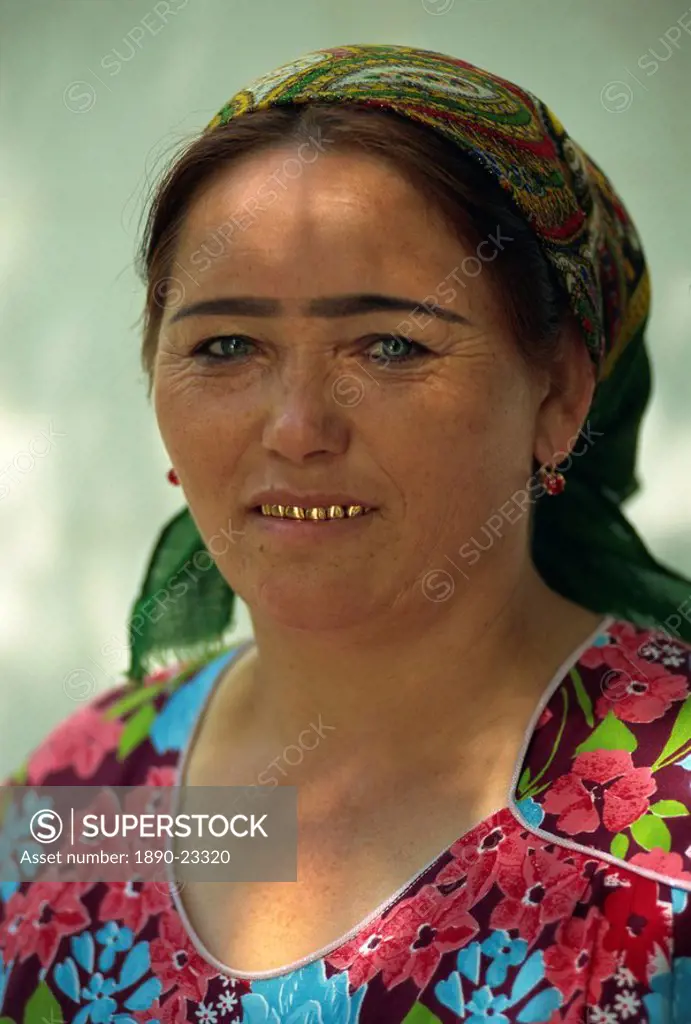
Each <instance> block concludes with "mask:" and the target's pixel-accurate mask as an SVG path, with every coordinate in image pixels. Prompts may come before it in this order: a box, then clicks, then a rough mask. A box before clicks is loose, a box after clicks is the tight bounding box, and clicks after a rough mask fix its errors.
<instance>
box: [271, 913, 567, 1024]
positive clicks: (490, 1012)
mask: <svg viewBox="0 0 691 1024" xmlns="http://www.w3.org/2000/svg"><path fill="white" fill-rule="evenodd" d="M527 952H528V943H527V942H525V941H524V940H522V939H514V940H510V939H509V936H508V934H507V932H505V931H494V932H492V933H491V935H489V936H488V937H487V938H486V939H485V940H484V941H483V942H482V943H480V942H477V941H476V942H471V943H470V945H468V946H464V947H463V949H460V950H459V951H458V954H457V956H456V970H455V971H452V973H451V974H450V975H449V977H448V978H445V979H444V980H443V981H439V982H437V984H436V986H435V989H434V993H435V995H436V997H437V999H438V1000H439V1002H440V1003H442V1005H443V1006H446V1007H447V1008H448V1009H450V1010H452V1011H453V1012H454V1013H455V1014H456V1015H457V1016H460V1015H461V1014H462V1013H463V1007H465V1010H466V1011H467V1012H468V1013H469V1014H470V1016H468V1017H467V1024H485V1021H491V1022H492V1024H509V1021H512V1022H514V1021H515V1022H517V1024H546V1022H547V1021H549V1020H551V1018H552V1016H553V1015H554V1011H555V1010H556V1009H557V1008H558V1007H559V1006H561V1003H562V996H561V993H560V992H559V991H558V990H557V989H556V988H543V989H542V991H540V992H537V993H535V989H536V988H537V986H538V985H539V984H540V983H541V982H543V981H544V980H545V963H544V956H543V954H542V952H541V951H540V950H537V951H536V952H534V953H532V954H531V955H530V956H529V957H528V959H527V960H526V959H525V958H526V954H527ZM483 955H484V956H485V957H487V958H488V959H489V960H490V964H489V966H488V967H487V970H486V972H485V984H484V985H481V984H480V976H481V974H482V957H483ZM519 964H520V965H522V966H521V967H520V969H519V971H518V973H517V974H516V977H515V978H514V980H513V983H512V985H511V990H510V992H509V993H508V995H506V994H504V993H496V992H495V991H493V989H496V988H498V987H500V986H501V985H503V984H504V983H505V982H506V977H507V974H508V969H509V967H518V966H519ZM463 978H465V979H467V982H468V981H469V982H471V985H472V989H471V991H470V994H469V995H468V996H467V998H466V999H464V993H463V988H462V985H463ZM466 988H468V986H467V983H466ZM531 993H533V994H532V996H531V998H530V999H529V1001H528V1002H527V1003H526V1004H525V1005H524V1006H523V1008H522V1009H520V1010H519V1011H518V1013H517V1014H516V1015H515V1016H513V1015H512V1016H511V1017H507V1016H506V1014H505V1013H504V1012H503V1011H504V1010H507V1009H509V1008H511V1007H515V1006H516V1005H517V1004H518V1003H520V1002H521V1001H522V1000H524V999H525V998H526V997H527V996H530V995H531ZM514 1014H515V1010H514ZM464 1020H466V1018H464ZM272 1024H273V1022H272Z"/></svg>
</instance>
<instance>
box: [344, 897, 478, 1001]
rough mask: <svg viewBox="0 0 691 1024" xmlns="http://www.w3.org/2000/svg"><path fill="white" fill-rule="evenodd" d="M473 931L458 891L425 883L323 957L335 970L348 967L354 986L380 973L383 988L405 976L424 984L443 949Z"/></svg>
mask: <svg viewBox="0 0 691 1024" xmlns="http://www.w3.org/2000/svg"><path fill="white" fill-rule="evenodd" d="M477 930H478V925H477V921H476V920H475V918H473V917H472V916H471V915H470V914H469V913H468V912H467V909H466V903H465V899H464V898H463V896H462V895H461V893H460V892H459V893H453V894H452V895H451V896H442V895H441V893H439V891H438V890H437V889H436V888H435V886H434V885H426V886H424V887H423V888H422V889H421V890H420V891H419V892H418V893H417V894H416V895H415V896H411V897H410V898H409V899H407V900H403V901H402V902H400V903H398V904H396V905H395V906H394V908H393V910H392V911H391V912H390V913H388V914H386V915H385V916H384V917H383V918H379V919H378V920H377V921H376V922H374V923H372V924H370V926H369V928H368V929H367V931H366V932H360V933H359V935H356V936H355V938H354V939H351V940H350V941H349V942H346V943H344V944H343V945H342V946H339V947H338V949H336V950H334V951H333V953H329V954H328V955H327V956H326V957H325V960H326V961H327V963H329V964H331V965H332V966H333V967H335V968H337V969H338V970H345V969H346V968H347V970H348V982H349V985H350V987H351V988H352V989H358V988H360V986H361V985H363V984H365V983H367V982H369V981H371V980H372V978H374V977H375V976H376V975H378V974H381V976H382V981H383V983H384V985H385V986H386V988H387V989H391V988H394V987H395V986H396V985H400V984H401V983H402V982H404V981H407V980H408V979H409V978H412V980H413V981H414V982H415V984H416V985H417V986H418V988H420V989H423V988H424V987H425V986H426V985H427V984H428V983H429V980H430V978H431V977H432V975H433V974H434V972H435V971H436V969H437V967H438V965H439V961H440V960H441V958H442V956H443V955H444V953H445V952H446V951H447V950H449V949H460V948H461V947H462V946H465V944H466V943H467V942H468V941H469V940H470V939H471V938H472V937H473V936H474V935H475V934H476V933H477Z"/></svg>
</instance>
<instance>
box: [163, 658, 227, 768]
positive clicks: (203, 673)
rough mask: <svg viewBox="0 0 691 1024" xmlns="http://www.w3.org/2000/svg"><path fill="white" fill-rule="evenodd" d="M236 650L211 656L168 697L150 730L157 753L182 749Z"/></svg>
mask: <svg viewBox="0 0 691 1024" xmlns="http://www.w3.org/2000/svg"><path fill="white" fill-rule="evenodd" d="M236 653H237V652H236V651H235V650H232V651H226V652H225V653H224V654H222V655H220V656H219V657H217V658H214V660H213V661H211V662H209V664H208V665H205V666H204V667H203V668H201V669H200V670H199V672H197V673H196V675H194V676H192V678H191V679H189V680H188V681H187V682H186V683H183V685H182V686H181V687H180V688H179V689H177V690H175V692H174V693H173V694H172V695H171V696H170V697H169V699H168V700H167V701H166V703H165V705H164V706H163V708H162V709H161V711H160V712H159V714H158V715H157V716H156V718H155V719H154V722H153V725H152V726H151V730H150V732H149V739H150V740H151V743H152V744H153V746H154V749H155V750H156V751H157V752H158V753H159V754H165V753H167V752H168V751H169V750H182V748H183V747H184V745H185V743H186V742H187V738H188V737H189V735H190V733H191V731H192V729H193V727H194V723H195V722H196V720H197V717H198V716H199V713H200V712H201V709H202V707H203V706H204V702H205V700H206V698H207V696H208V694H209V691H210V690H211V689H212V687H213V685H214V683H215V682H216V679H217V678H218V674H219V672H220V671H221V669H222V668H223V667H224V666H225V664H226V663H227V662H228V661H230V659H231V658H232V657H233V656H234V655H235V654H236Z"/></svg>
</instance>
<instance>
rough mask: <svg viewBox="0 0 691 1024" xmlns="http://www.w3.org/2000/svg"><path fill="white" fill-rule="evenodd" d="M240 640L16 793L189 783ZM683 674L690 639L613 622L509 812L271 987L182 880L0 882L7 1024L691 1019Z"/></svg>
mask: <svg viewBox="0 0 691 1024" xmlns="http://www.w3.org/2000/svg"><path fill="white" fill-rule="evenodd" d="M241 649H242V645H237V646H235V647H233V648H231V649H230V650H228V651H226V652H225V653H223V654H222V655H221V656H220V657H216V658H214V659H213V660H211V661H209V662H208V664H206V665H203V666H201V667H200V666H199V665H196V666H194V667H190V666H185V665H184V664H183V665H178V666H175V667H174V669H173V670H168V671H166V672H164V673H156V674H153V675H151V676H150V677H149V678H148V679H147V681H146V685H145V686H143V687H138V688H135V687H133V686H132V685H131V684H129V685H128V684H127V683H125V684H123V685H121V686H118V687H116V688H115V689H114V690H112V691H109V692H108V693H107V694H105V695H99V696H98V697H97V698H95V699H94V698H92V699H91V700H90V702H89V703H87V704H85V706H84V707H83V708H82V709H80V710H79V711H78V712H77V713H76V714H74V715H72V716H71V717H70V718H68V719H67V721H65V722H64V723H63V724H62V725H60V726H59V727H58V728H57V729H56V730H55V731H54V732H53V733H52V734H51V735H50V736H49V737H48V739H47V740H46V741H45V742H44V743H43V744H42V745H40V746H39V748H38V749H37V750H36V751H35V752H34V753H33V754H32V755H31V756H30V758H29V760H28V762H27V764H26V766H25V768H24V769H23V771H22V772H18V773H17V774H16V775H15V776H13V777H12V779H10V780H9V781H10V783H21V784H25V785H33V784H39V783H40V784H45V785H76V784H82V785H101V784H103V785H108V786H110V785H128V786H129V785H138V784H146V785H155V786H159V785H174V784H175V783H176V779H177V778H179V777H180V775H179V773H180V770H181V766H182V764H183V756H184V753H185V750H186V746H187V744H188V742H189V741H190V737H191V736H192V734H193V730H194V728H195V725H196V723H197V722H198V721H199V719H200V716H201V714H202V712H203V709H204V707H205V705H206V703H207V701H208V700H209V697H210V694H211V692H212V690H213V687H214V684H215V682H216V680H217V679H218V678H219V676H220V674H221V673H222V671H223V670H224V669H225V667H226V665H227V664H228V663H229V661H230V660H231V659H232V658H233V657H235V656H237V654H238V652H239V651H240V650H241ZM690 681H691V645H686V644H684V643H682V642H678V641H676V640H674V639H673V638H670V636H669V635H667V634H665V633H663V632H661V631H654V630H651V629H646V628H642V627H637V626H634V625H632V624H630V623H628V622H625V621H622V620H618V619H613V618H612V617H608V618H606V619H605V620H603V622H602V623H601V625H600V627H599V629H598V630H597V631H596V632H594V633H593V634H592V635H591V636H590V637H589V638H588V640H587V641H586V642H585V643H584V644H583V645H581V647H580V648H579V649H578V650H577V651H575V652H574V653H573V655H572V656H571V658H569V659H568V661H567V662H566V663H565V664H564V665H563V666H562V667H561V668H560V670H559V671H558V672H557V674H556V676H555V678H554V679H553V680H552V682H551V684H550V685H549V687H548V688H547V690H546V692H545V694H544V696H543V698H542V700H541V701H540V704H539V706H538V707H537V708H536V710H535V714H534V716H533V719H532V721H531V724H530V727H529V729H528V732H527V735H526V738H525V743H524V746H523V749H522V752H521V754H520V756H519V760H518V763H517V766H516V771H515V774H514V778H513V782H512V785H511V789H510V793H509V795H508V798H507V805H506V806H505V807H504V808H503V809H501V810H499V811H498V812H496V813H494V814H492V815H491V816H490V817H489V818H487V819H486V820H484V821H482V822H480V823H479V824H478V825H476V826H474V827H473V828H471V829H470V831H468V832H466V834H465V835H462V836H460V837H459V838H458V839H457V840H456V841H455V842H454V843H453V844H452V845H451V846H450V847H449V848H448V849H446V850H444V851H443V852H442V853H440V855H439V856H438V857H437V858H436V859H435V860H434V861H433V862H432V863H431V864H429V865H427V866H426V867H424V868H423V869H422V870H421V871H420V872H419V873H418V874H417V875H416V876H415V877H414V878H413V879H412V880H411V881H410V882H409V883H408V884H407V885H406V886H404V887H403V888H402V889H400V890H399V891H398V892H397V893H395V894H393V895H392V897H391V898H390V899H389V900H388V901H387V902H386V903H385V904H383V905H382V906H380V907H378V908H376V910H373V913H372V914H370V915H368V918H367V919H366V920H365V921H364V922H362V924H361V925H360V926H359V927H358V928H356V929H354V930H353V931H352V932H351V933H349V934H348V935H346V936H342V937H341V938H340V939H339V940H338V941H337V942H335V943H333V944H332V945H331V946H329V947H326V948H324V949H322V950H318V951H316V952H315V953H314V954H313V955H312V956H311V957H307V958H304V959H303V960H301V961H300V962H299V963H297V964H290V965H287V966H286V967H284V968H283V969H280V970H275V971H272V972H264V973H263V974H262V975H261V977H252V976H240V975H239V974H238V973H237V971H234V970H233V969H232V965H230V966H228V967H226V966H225V965H223V964H221V963H219V962H218V961H216V960H214V958H213V957H212V956H211V954H210V953H208V951H207V950H205V948H204V946H203V945H202V943H201V942H200V940H199V939H198V937H197V936H196V935H195V934H194V932H193V930H192V928H191V926H189V923H188V920H187V918H186V916H185V913H184V910H183V908H182V906H181V905H180V902H179V896H178V894H177V893H176V892H175V890H174V888H172V889H168V888H165V887H163V886H161V885H156V884H153V883H149V882H137V881H136V880H131V881H128V882H119V883H104V882H95V883H87V882H84V883H81V882H72V883H68V884H60V883H57V882H52V883H51V882H41V881H38V880H37V881H35V882H31V881H27V880H25V881H23V882H21V883H17V882H4V883H3V884H2V886H0V1022H1V1024H8V1022H9V1024H11V1022H14V1024H34V1022H36V1024H58V1022H70V1024H85V1022H94V1024H110V1022H113V1024H134V1022H139V1021H148V1022H160V1024H172V1022H178V1021H180V1022H195V1024H229V1022H231V1021H233V1022H235V1021H243V1022H246V1024H355V1022H360V1024H382V1022H391V1024H394V1022H395V1024H398V1022H405V1024H439V1022H443V1024H451V1022H452V1021H465V1022H467V1024H490V1022H491V1024H562V1022H563V1024H584V1022H586V1024H620V1022H623V1024H639V1022H641V1021H646V1022H651V1024H688V1022H691V903H690V901H689V891H690V890H691V848H690V844H691V828H690V826H689V820H690V819H689V809H690V808H691V789H690V784H691V695H690V692H689V683H690ZM449 813H453V809H452V808H450V809H449ZM10 825H11V827H10ZM6 826H7V835H8V836H9V838H12V837H16V836H17V835H18V834H19V833H20V832H21V822H19V821H17V820H15V821H13V822H11V823H9V824H8V823H7V822H6ZM5 841H8V839H7V838H6V840H5ZM0 842H2V837H1V835H0ZM392 855H394V856H395V851H392ZM0 859H1V858H0Z"/></svg>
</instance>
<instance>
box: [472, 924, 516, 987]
mask: <svg viewBox="0 0 691 1024" xmlns="http://www.w3.org/2000/svg"><path fill="white" fill-rule="evenodd" d="M480 948H481V950H482V952H483V953H484V954H485V956H488V957H490V958H491V960H492V963H491V964H490V965H489V967H488V968H487V974H486V978H487V984H488V985H491V986H492V988H497V987H498V986H499V985H503V984H504V982H505V981H506V975H507V973H508V970H509V967H518V965H519V964H522V963H523V961H524V960H525V957H526V953H527V952H528V943H527V942H526V941H525V939H510V938H509V935H508V932H492V934H491V935H490V936H489V938H487V939H485V941H484V942H483V943H482V945H481V947H480Z"/></svg>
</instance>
